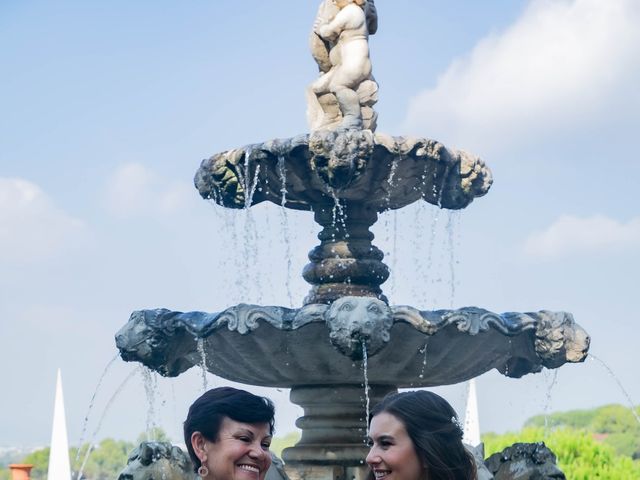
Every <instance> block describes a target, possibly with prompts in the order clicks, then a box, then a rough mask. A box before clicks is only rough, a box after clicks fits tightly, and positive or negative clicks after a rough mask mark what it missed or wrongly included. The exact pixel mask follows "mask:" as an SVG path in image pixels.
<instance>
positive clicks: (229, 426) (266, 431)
mask: <svg viewBox="0 0 640 480" xmlns="http://www.w3.org/2000/svg"><path fill="white" fill-rule="evenodd" d="M220 430H224V431H227V432H241V431H246V432H247V433H251V434H253V435H256V436H261V437H269V436H271V426H270V425H269V423H267V422H261V423H245V422H239V421H237V420H234V419H232V418H229V417H224V418H223V419H222V424H221V425H220Z"/></svg>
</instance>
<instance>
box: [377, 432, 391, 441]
mask: <svg viewBox="0 0 640 480" xmlns="http://www.w3.org/2000/svg"><path fill="white" fill-rule="evenodd" d="M376 440H377V441H378V442H381V441H383V440H393V435H387V434H383V435H379V436H377V437H376Z"/></svg>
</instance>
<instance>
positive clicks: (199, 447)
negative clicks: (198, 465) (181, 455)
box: [191, 432, 207, 462]
mask: <svg viewBox="0 0 640 480" xmlns="http://www.w3.org/2000/svg"><path fill="white" fill-rule="evenodd" d="M206 441H207V440H206V438H204V435H202V433H200V432H193V433H192V434H191V446H192V447H193V451H194V452H195V454H196V456H197V457H198V458H199V459H200V461H201V462H202V461H203V459H205V458H206V457H207V449H206V448H205V444H206Z"/></svg>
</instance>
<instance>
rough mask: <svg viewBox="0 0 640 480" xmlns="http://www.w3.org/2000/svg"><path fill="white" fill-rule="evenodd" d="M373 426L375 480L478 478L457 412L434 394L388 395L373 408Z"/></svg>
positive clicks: (371, 458) (371, 455)
mask: <svg viewBox="0 0 640 480" xmlns="http://www.w3.org/2000/svg"><path fill="white" fill-rule="evenodd" d="M369 422H370V423H369V436H370V444H371V450H370V451H369V454H368V455H367V463H368V464H369V467H371V478H372V479H373V478H375V479H376V480H476V479H477V471H476V466H475V462H474V460H473V458H472V456H471V454H470V453H469V452H467V450H466V449H465V447H464V445H463V444H462V430H461V429H460V427H459V425H458V419H457V415H456V412H455V410H454V409H453V408H452V407H451V405H449V403H447V401H446V400H444V399H443V398H442V397H440V396H438V395H436V394H435V393H433V392H427V391H415V392H403V393H396V394H393V395H389V396H387V397H385V398H384V399H383V400H382V402H380V403H379V404H378V405H376V406H375V407H374V408H373V410H372V411H371V415H370V417H369Z"/></svg>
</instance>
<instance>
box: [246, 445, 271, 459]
mask: <svg viewBox="0 0 640 480" xmlns="http://www.w3.org/2000/svg"><path fill="white" fill-rule="evenodd" d="M266 455H268V452H266V451H265V450H264V448H263V447H262V444H260V443H257V444H254V445H253V446H252V447H251V450H249V456H251V457H253V458H264V457H265V456H266Z"/></svg>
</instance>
